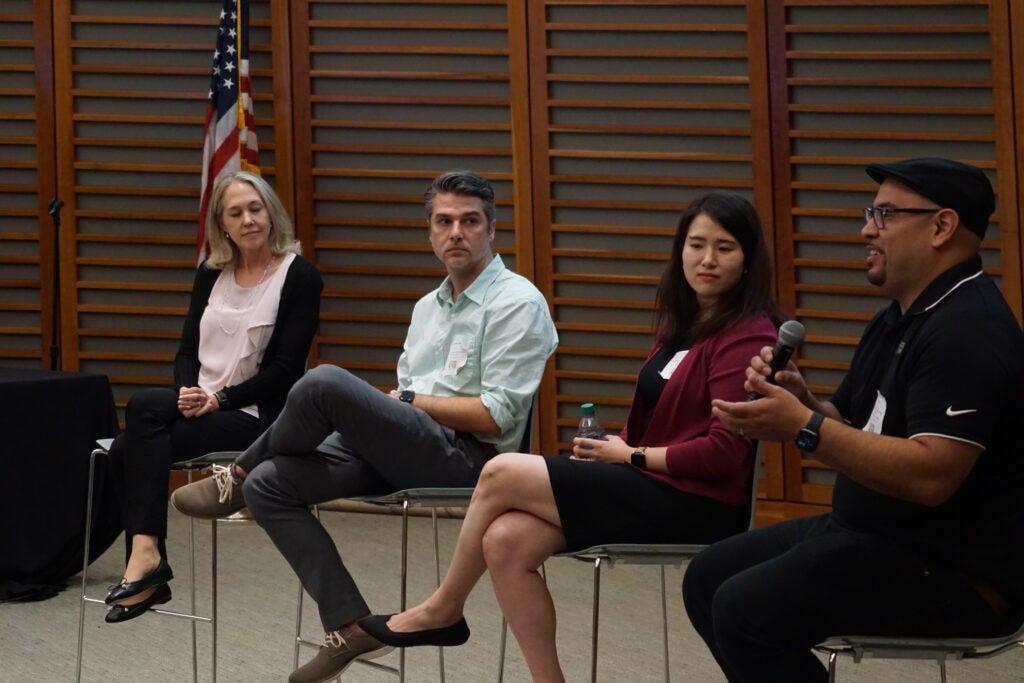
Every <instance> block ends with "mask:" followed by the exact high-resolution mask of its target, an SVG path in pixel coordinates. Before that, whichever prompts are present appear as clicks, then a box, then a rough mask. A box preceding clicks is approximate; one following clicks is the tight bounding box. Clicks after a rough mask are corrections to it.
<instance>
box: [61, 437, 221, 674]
mask: <svg viewBox="0 0 1024 683" xmlns="http://www.w3.org/2000/svg"><path fill="white" fill-rule="evenodd" d="M97 443H98V444H99V448H96V449H94V450H93V452H92V453H91V454H90V456H89V487H88V493H87V496H86V503H85V548H84V550H83V558H82V594H81V603H80V605H79V610H78V658H77V662H76V666H75V680H76V681H79V682H80V681H81V680H82V647H83V644H84V637H85V606H86V604H88V603H93V604H99V605H105V603H104V601H103V600H99V599H96V598H90V597H89V596H88V595H87V593H86V590H87V587H88V579H89V575H88V572H89V543H90V541H91V539H92V499H93V490H94V482H95V474H96V458H97V457H99V456H103V455H106V454H107V452H108V450H109V449H110V444H111V443H113V439H101V440H99V441H97ZM237 455H238V453H237V452H234V451H231V452H214V453H207V454H206V455H202V456H200V457H198V458H194V459H192V460H185V461H182V462H177V463H174V465H172V467H171V469H173V470H178V471H184V472H187V473H188V481H189V483H191V482H192V474H193V472H195V471H197V470H201V469H205V468H208V467H210V466H211V465H214V464H221V463H225V462H231V461H233V460H234V459H235V457H236V456H237ZM188 549H189V572H188V574H189V587H190V593H191V598H190V603H189V609H190V612H187V613H186V612H174V611H171V610H164V609H158V608H155V607H153V608H150V611H152V612H155V613H157V614H163V615H166V616H170V617H179V618H182V619H188V620H190V621H191V623H192V680H193V681H198V680H199V660H198V653H197V648H196V622H206V623H209V624H210V631H211V648H212V650H211V659H212V661H211V665H210V672H211V681H213V683H216V681H217V520H213V521H212V523H211V524H210V553H211V562H210V567H211V571H210V584H211V589H210V616H202V615H199V614H196V582H195V576H196V552H195V520H194V519H189V527H188Z"/></svg>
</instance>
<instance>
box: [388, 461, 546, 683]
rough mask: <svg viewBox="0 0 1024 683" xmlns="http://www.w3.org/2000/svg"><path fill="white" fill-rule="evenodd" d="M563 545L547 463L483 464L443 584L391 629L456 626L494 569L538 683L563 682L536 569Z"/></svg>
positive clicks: (495, 580)
mask: <svg viewBox="0 0 1024 683" xmlns="http://www.w3.org/2000/svg"><path fill="white" fill-rule="evenodd" d="M564 546H565V537H564V535H563V534H562V527H561V521H560V519H559V516H558V508H557V506H556V504H555V499H554V494H553V493H552V491H551V480H550V478H549V476H548V470H547V465H546V464H545V463H544V460H543V459H542V458H541V457H540V456H536V455H529V454H524V453H504V454H502V455H499V456H497V457H495V458H494V459H492V460H491V461H490V462H488V463H487V465H486V466H484V469H483V472H482V473H481V475H480V481H479V482H478V483H477V486H476V489H475V490H474V492H473V498H472V500H471V502H470V505H469V510H468V511H467V512H466V520H465V522H464V523H463V525H462V530H461V531H460V532H459V539H458V541H457V542H456V545H455V554H454V556H453V558H452V562H451V565H450V566H449V568H448V573H447V574H446V575H445V578H444V580H443V581H442V582H441V585H440V586H439V587H438V589H437V590H436V591H435V592H434V594H433V595H431V596H430V597H429V598H427V599H426V600H425V601H424V602H423V603H421V604H420V605H417V606H416V607H413V608H411V609H409V610H406V611H405V612H402V613H401V614H396V615H394V616H393V617H391V619H390V620H389V621H388V627H389V628H390V629H391V630H393V631H397V632H409V631H421V630H426V629H433V628H443V627H445V626H450V625H452V624H454V623H455V622H457V621H458V620H459V619H460V618H462V612H463V609H464V607H465V604H466V600H467V599H468V597H469V594H470V593H471V592H472V590H473V587H474V586H475V585H476V583H477V581H479V580H480V577H481V576H482V575H483V573H484V571H485V570H487V569H489V570H490V571H491V580H492V582H493V583H494V588H495V593H496V594H497V596H498V602H499V604H500V605H501V608H502V611H503V612H504V613H505V616H506V618H507V619H508V622H509V626H510V627H511V628H512V632H513V634H514V635H515V636H516V640H517V641H518V642H519V646H520V648H521V649H522V651H523V656H524V657H525V658H526V661H527V664H528V665H529V667H530V671H531V673H532V675H533V679H534V680H535V681H562V680H564V677H563V676H562V673H561V669H560V667H559V664H558V655H557V651H556V649H555V610H554V604H553V603H552V601H551V595H550V594H549V593H548V590H547V587H546V586H545V584H544V581H543V580H542V579H541V577H540V575H539V574H538V572H537V569H538V568H539V567H540V565H541V563H543V562H544V560H545V559H547V558H548V557H550V556H551V555H552V554H554V553H555V552H557V551H559V550H560V549H561V548H563V547H564Z"/></svg>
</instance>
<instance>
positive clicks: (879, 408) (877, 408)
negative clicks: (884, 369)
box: [863, 391, 886, 434]
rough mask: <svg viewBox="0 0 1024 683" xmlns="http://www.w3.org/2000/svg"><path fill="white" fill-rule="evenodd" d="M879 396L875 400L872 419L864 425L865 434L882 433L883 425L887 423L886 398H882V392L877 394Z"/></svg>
mask: <svg viewBox="0 0 1024 683" xmlns="http://www.w3.org/2000/svg"><path fill="white" fill-rule="evenodd" d="M876 393H877V394H878V396H877V397H876V398H875V405H874V407H873V408H872V409H871V417H869V418H868V422H867V424H866V425H864V430H863V431H865V432H870V433H872V434H881V433H882V423H883V422H885V408H886V402H885V396H882V392H880V391H878V392H876Z"/></svg>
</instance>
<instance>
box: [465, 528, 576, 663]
mask: <svg viewBox="0 0 1024 683" xmlns="http://www.w3.org/2000/svg"><path fill="white" fill-rule="evenodd" d="M564 547H565V535H564V534H563V533H562V529H561V528H560V527H558V526H555V525H553V524H549V523H548V522H545V521H544V520H542V519H539V518H537V517H534V516H533V515H529V514H526V513H522V512H517V511H513V512H507V513H505V514H504V515H502V516H501V517H499V518H498V519H496V520H494V522H492V523H491V526H490V527H489V528H488V529H487V533H486V534H484V558H485V559H486V561H487V570H488V571H489V572H490V573H491V583H492V584H493V585H494V593H495V595H497V597H498V604H499V605H501V611H502V612H503V613H504V614H505V617H506V618H507V619H508V625H509V626H510V627H511V629H512V633H513V634H514V635H515V637H516V641H517V642H518V643H519V648H520V649H521V650H522V651H523V657H524V658H525V659H526V663H527V665H528V666H529V667H530V675H531V677H532V679H533V681H534V683H541V682H544V683H547V682H549V681H550V682H552V683H564V682H565V676H564V675H563V674H562V667H561V665H560V664H559V663H558V649H557V647H556V644H555V604H554V602H553V601H552V600H551V593H550V592H549V591H548V587H547V584H545V583H544V579H543V578H541V576H540V573H539V572H538V571H537V568H538V567H540V565H541V564H542V563H543V562H544V560H546V559H547V558H549V557H551V556H552V555H554V554H555V553H556V552H558V551H559V550H561V549H562V548H564Z"/></svg>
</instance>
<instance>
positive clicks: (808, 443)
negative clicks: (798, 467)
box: [796, 412, 825, 453]
mask: <svg viewBox="0 0 1024 683" xmlns="http://www.w3.org/2000/svg"><path fill="white" fill-rule="evenodd" d="M824 421H825V416H824V415H822V414H821V413H817V412H816V413H814V414H813V415H811V419H810V420H808V422H807V425H806V426H805V427H804V428H803V429H801V430H800V431H799V432H797V435H796V447H797V448H799V449H800V450H802V451H804V452H805V453H813V452H814V449H815V448H817V447H818V439H819V436H818V431H819V430H820V429H821V423H822V422H824Z"/></svg>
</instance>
